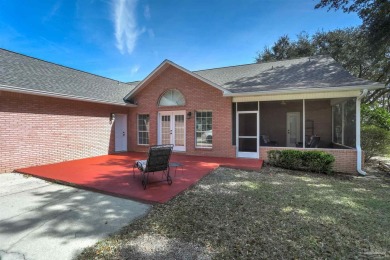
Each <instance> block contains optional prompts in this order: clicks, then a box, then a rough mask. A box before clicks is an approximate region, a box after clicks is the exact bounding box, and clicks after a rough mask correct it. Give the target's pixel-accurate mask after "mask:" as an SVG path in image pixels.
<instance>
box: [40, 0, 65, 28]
mask: <svg viewBox="0 0 390 260" xmlns="http://www.w3.org/2000/svg"><path fill="white" fill-rule="evenodd" d="M61 5H62V1H61V0H60V1H57V2H56V3H55V4H54V5H53V6H52V8H51V9H50V12H49V13H48V14H47V15H46V16H45V17H43V19H42V22H44V23H45V22H47V21H49V20H51V18H53V16H55V15H56V14H57V12H58V9H60V7H61Z"/></svg>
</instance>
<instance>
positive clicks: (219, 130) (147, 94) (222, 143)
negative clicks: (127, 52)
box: [129, 67, 235, 157]
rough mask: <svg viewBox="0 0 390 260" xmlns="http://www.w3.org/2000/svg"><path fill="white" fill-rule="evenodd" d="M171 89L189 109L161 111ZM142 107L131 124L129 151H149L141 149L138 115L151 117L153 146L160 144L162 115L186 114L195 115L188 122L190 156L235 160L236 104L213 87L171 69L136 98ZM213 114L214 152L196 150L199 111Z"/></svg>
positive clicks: (183, 107)
mask: <svg viewBox="0 0 390 260" xmlns="http://www.w3.org/2000/svg"><path fill="white" fill-rule="evenodd" d="M168 89H177V90H179V91H180V92H181V93H182V94H183V95H184V97H185V101H186V104H185V106H174V107H159V106H158V101H159V98H160V96H161V95H162V94H163V93H164V92H165V91H166V90H168ZM134 100H135V101H136V102H137V104H138V107H137V108H136V109H132V110H131V112H130V117H129V118H130V120H129V122H130V123H129V136H130V139H129V147H130V148H131V150H133V151H146V150H147V149H148V147H147V146H140V145H137V124H136V122H137V121H136V120H137V114H149V115H150V130H149V135H150V137H149V144H150V145H154V144H157V119H158V118H157V117H158V112H159V111H175V110H185V111H186V113H187V112H191V113H192V117H191V119H186V152H185V153H186V154H188V155H203V156H218V157H235V146H233V145H232V141H231V140H232V123H231V121H232V119H231V117H232V116H231V115H232V100H231V98H226V97H223V96H222V91H220V90H218V89H216V88H214V87H211V86H210V85H208V84H206V83H204V82H203V81H201V80H199V79H197V78H195V77H192V76H190V75H188V74H187V73H185V72H183V71H181V70H179V69H177V68H174V67H168V68H167V69H166V70H165V71H163V72H162V73H161V74H160V75H159V76H157V77H156V78H155V79H154V80H153V81H151V82H150V83H149V84H148V85H147V86H146V87H145V88H144V89H142V90H141V91H140V92H139V93H137V95H136V96H135V97H134ZM197 110H198V111H199V110H209V111H212V112H213V147H212V149H205V148H203V149H202V148H195V111H197ZM131 122H134V123H131Z"/></svg>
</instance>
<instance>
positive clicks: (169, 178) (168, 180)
mask: <svg viewBox="0 0 390 260" xmlns="http://www.w3.org/2000/svg"><path fill="white" fill-rule="evenodd" d="M167 182H168V184H169V185H171V184H172V178H171V176H170V175H169V167H168V172H167Z"/></svg>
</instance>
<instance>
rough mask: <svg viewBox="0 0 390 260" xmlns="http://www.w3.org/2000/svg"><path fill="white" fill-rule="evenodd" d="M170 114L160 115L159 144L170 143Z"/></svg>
mask: <svg viewBox="0 0 390 260" xmlns="http://www.w3.org/2000/svg"><path fill="white" fill-rule="evenodd" d="M171 133H172V131H171V116H170V115H166V116H161V144H171V143H172V142H171Z"/></svg>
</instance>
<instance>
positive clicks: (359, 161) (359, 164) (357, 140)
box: [356, 89, 368, 176]
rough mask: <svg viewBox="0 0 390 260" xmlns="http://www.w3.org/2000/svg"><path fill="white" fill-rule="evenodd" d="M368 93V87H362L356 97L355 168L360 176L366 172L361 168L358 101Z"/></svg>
mask: <svg viewBox="0 0 390 260" xmlns="http://www.w3.org/2000/svg"><path fill="white" fill-rule="evenodd" d="M367 93H368V89H364V90H363V91H362V94H361V95H360V96H358V97H357V99H356V152H357V163H356V170H357V172H358V173H359V175H361V176H366V175H367V173H366V172H365V171H363V170H362V148H361V146H360V103H361V100H362V98H364V97H365V96H366V95H367Z"/></svg>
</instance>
